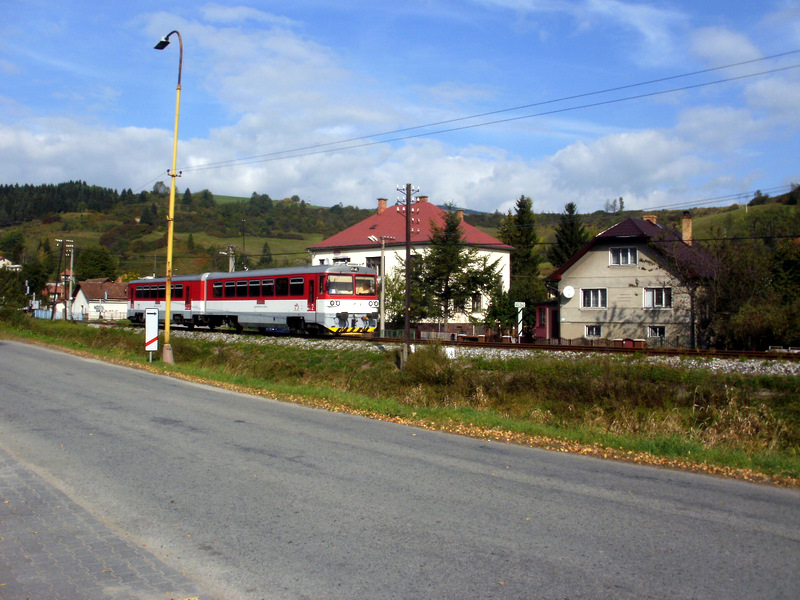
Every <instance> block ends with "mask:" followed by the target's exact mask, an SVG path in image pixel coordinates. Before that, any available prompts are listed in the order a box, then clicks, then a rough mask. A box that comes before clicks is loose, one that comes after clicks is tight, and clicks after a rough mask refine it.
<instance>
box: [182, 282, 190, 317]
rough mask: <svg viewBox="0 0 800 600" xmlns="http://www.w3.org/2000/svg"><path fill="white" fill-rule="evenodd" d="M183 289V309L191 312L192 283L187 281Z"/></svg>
mask: <svg viewBox="0 0 800 600" xmlns="http://www.w3.org/2000/svg"><path fill="white" fill-rule="evenodd" d="M184 288H185V291H184V293H185V294H186V296H185V297H184V299H183V307H184V308H185V309H186V310H192V282H189V281H187V282H186V285H185V286H184Z"/></svg>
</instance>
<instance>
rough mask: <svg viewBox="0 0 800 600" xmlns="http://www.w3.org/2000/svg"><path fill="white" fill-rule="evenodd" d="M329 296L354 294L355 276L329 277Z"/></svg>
mask: <svg viewBox="0 0 800 600" xmlns="http://www.w3.org/2000/svg"><path fill="white" fill-rule="evenodd" d="M328 293H329V294H352V293H353V276H352V275H328Z"/></svg>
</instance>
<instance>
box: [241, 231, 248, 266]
mask: <svg viewBox="0 0 800 600" xmlns="http://www.w3.org/2000/svg"><path fill="white" fill-rule="evenodd" d="M245 223H247V221H246V220H245V219H242V262H244V261H245V260H247V250H246V249H245V245H244V224H245ZM244 268H245V265H244V264H242V269H244Z"/></svg>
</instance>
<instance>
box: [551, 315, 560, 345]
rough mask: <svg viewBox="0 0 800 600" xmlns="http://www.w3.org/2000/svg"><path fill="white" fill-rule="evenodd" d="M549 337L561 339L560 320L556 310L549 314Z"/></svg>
mask: <svg viewBox="0 0 800 600" xmlns="http://www.w3.org/2000/svg"><path fill="white" fill-rule="evenodd" d="M550 337H551V338H560V337H561V319H559V318H558V309H557V308H554V309H553V310H552V312H551V313H550Z"/></svg>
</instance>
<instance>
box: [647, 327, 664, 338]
mask: <svg viewBox="0 0 800 600" xmlns="http://www.w3.org/2000/svg"><path fill="white" fill-rule="evenodd" d="M666 335H667V328H666V327H665V326H664V325H648V327H647V337H651V338H664V337H666Z"/></svg>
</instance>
